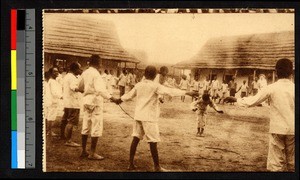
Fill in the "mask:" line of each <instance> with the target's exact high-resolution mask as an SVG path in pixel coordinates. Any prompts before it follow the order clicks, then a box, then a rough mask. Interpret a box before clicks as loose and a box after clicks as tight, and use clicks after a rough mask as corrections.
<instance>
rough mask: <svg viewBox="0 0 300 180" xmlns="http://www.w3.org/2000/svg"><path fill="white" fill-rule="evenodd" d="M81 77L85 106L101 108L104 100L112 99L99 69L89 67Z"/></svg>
mask: <svg viewBox="0 0 300 180" xmlns="http://www.w3.org/2000/svg"><path fill="white" fill-rule="evenodd" d="M81 76H82V81H81V83H83V84H84V92H83V103H84V104H88V105H95V106H100V105H101V104H102V102H103V98H106V99H109V98H111V95H110V94H109V92H108V91H107V89H106V84H105V82H104V80H103V78H102V77H101V75H100V73H99V71H97V69H95V68H94V67H89V68H88V69H87V70H85V71H84V72H83V73H82V75H81ZM102 97H103V98H102Z"/></svg>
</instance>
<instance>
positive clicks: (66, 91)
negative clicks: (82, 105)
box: [63, 73, 79, 108]
mask: <svg viewBox="0 0 300 180" xmlns="http://www.w3.org/2000/svg"><path fill="white" fill-rule="evenodd" d="M78 86H79V80H78V79H77V78H76V76H75V75H74V74H72V73H68V74H67V75H66V76H65V77H64V86H63V100H64V107H65V108H79V102H78V92H75V89H76V88H78Z"/></svg>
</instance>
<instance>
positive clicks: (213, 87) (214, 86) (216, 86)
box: [210, 76, 220, 102]
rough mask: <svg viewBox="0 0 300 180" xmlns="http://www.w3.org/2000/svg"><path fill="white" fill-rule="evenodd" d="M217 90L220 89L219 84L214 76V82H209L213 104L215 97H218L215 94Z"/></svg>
mask: <svg viewBox="0 0 300 180" xmlns="http://www.w3.org/2000/svg"><path fill="white" fill-rule="evenodd" d="M219 88H220V83H219V81H218V79H217V76H215V77H214V80H212V82H211V91H210V94H211V97H212V99H213V101H214V102H215V101H216V99H217V96H218V94H217V92H218V89H219Z"/></svg>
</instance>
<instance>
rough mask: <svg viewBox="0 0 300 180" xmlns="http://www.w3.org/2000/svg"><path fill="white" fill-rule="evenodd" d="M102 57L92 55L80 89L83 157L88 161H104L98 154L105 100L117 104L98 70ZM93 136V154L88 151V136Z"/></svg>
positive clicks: (83, 74)
mask: <svg viewBox="0 0 300 180" xmlns="http://www.w3.org/2000/svg"><path fill="white" fill-rule="evenodd" d="M100 60H101V59H100V57H99V56H98V55H92V56H91V57H90V58H89V62H90V63H89V68H88V69H87V70H85V71H84V72H83V73H82V80H81V82H80V89H81V88H82V87H83V89H84V92H83V121H82V130H81V134H82V153H81V157H88V159H93V160H102V159H104V158H103V157H102V156H100V155H98V154H97V153H96V147H97V142H98V139H99V137H101V136H102V131H103V98H106V99H110V100H112V101H114V102H115V100H116V99H115V98H113V97H112V96H111V95H110V93H109V92H108V91H107V89H106V84H105V82H104V80H103V78H102V77H101V75H100V73H99V71H98V69H99V67H100ZM89 134H90V135H91V152H90V153H89V154H88V152H87V151H86V143H87V138H88V135H89Z"/></svg>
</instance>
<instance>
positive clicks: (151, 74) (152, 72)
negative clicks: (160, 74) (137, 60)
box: [145, 66, 157, 80]
mask: <svg viewBox="0 0 300 180" xmlns="http://www.w3.org/2000/svg"><path fill="white" fill-rule="evenodd" d="M156 74H157V72H156V68H155V67H154V66H147V67H146V69H145V78H146V79H150V80H154V78H155V77H156Z"/></svg>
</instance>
